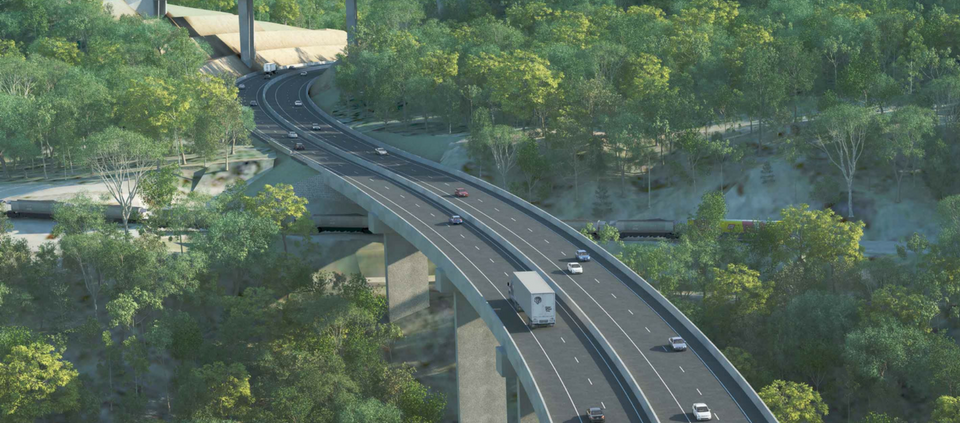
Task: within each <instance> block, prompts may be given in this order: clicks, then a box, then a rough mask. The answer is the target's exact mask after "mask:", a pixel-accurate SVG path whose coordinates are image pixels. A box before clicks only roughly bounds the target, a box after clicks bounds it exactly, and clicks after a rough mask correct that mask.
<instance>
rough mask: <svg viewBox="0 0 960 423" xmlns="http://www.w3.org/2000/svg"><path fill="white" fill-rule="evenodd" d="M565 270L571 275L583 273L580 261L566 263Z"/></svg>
mask: <svg viewBox="0 0 960 423" xmlns="http://www.w3.org/2000/svg"><path fill="white" fill-rule="evenodd" d="M567 271H568V272H570V274H571V275H579V274H581V273H583V266H580V263H567Z"/></svg>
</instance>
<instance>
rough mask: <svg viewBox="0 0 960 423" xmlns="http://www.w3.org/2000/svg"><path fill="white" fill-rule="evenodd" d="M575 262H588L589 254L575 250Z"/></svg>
mask: <svg viewBox="0 0 960 423" xmlns="http://www.w3.org/2000/svg"><path fill="white" fill-rule="evenodd" d="M577 261H590V253H588V252H587V250H577Z"/></svg>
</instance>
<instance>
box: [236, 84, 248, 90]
mask: <svg viewBox="0 0 960 423" xmlns="http://www.w3.org/2000/svg"><path fill="white" fill-rule="evenodd" d="M237 88H240V89H241V90H245V89H247V86H246V85H244V84H240V86H239V87H237Z"/></svg>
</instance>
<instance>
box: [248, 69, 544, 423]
mask: <svg viewBox="0 0 960 423" xmlns="http://www.w3.org/2000/svg"><path fill="white" fill-rule="evenodd" d="M288 76H290V74H286V75H281V76H280V77H277V78H275V79H274V80H272V81H271V82H269V83H267V84H266V85H267V86H270V85H272V84H274V83H276V82H278V81H280V80H282V79H284V78H285V77H288ZM264 92H266V89H264ZM261 100H263V106H261V109H263V110H265V111H267V113H269V114H270V115H271V116H273V117H274V118H275V119H277V121H278V122H287V121H286V120H285V119H283V118H282V117H281V116H280V115H279V114H278V113H277V112H276V111H275V110H273V108H271V107H269V105H268V103H267V102H266V98H265V97H262V98H261ZM287 124H288V125H289V122H287ZM289 126H290V128H293V130H294V131H296V132H302V131H299V130H297V129H296V128H295V127H293V126H292V125H289ZM254 133H255V134H256V135H257V136H258V137H260V138H261V139H263V140H264V141H267V142H268V143H269V144H270V145H271V146H273V147H274V148H276V149H278V151H280V152H281V153H283V154H286V155H289V156H291V157H292V158H294V159H296V160H297V161H299V162H301V163H303V164H305V165H307V166H309V167H311V168H313V169H314V170H317V171H319V172H320V174H321V176H322V178H323V179H324V183H326V184H327V185H329V186H330V187H331V188H334V189H335V190H337V191H338V192H340V193H341V194H343V195H345V196H346V197H347V198H349V199H350V200H351V201H353V202H355V203H357V204H358V205H360V206H361V207H363V208H364V209H365V210H367V211H368V212H372V213H374V214H375V215H376V216H377V218H378V219H379V220H380V221H382V222H384V223H385V224H386V225H387V226H389V227H390V228H391V229H393V230H394V231H396V232H397V233H399V234H400V235H401V236H403V238H404V239H406V240H407V241H408V242H410V243H411V244H413V245H414V246H416V247H417V249H418V250H420V251H421V252H423V253H424V254H425V255H427V257H429V258H430V260H431V261H433V262H434V264H436V265H437V267H439V268H441V269H451V270H452V269H456V270H457V271H455V272H454V271H446V272H444V274H445V275H447V276H448V278H449V279H450V281H451V282H453V284H454V285H455V286H456V287H457V289H458V290H459V291H460V292H461V293H462V294H463V296H464V298H466V299H467V302H469V303H470V305H471V306H472V307H473V308H474V309H475V310H476V311H477V313H478V314H479V315H480V317H481V318H482V319H483V320H484V323H486V324H487V327H489V328H490V329H491V331H492V332H493V334H494V336H495V337H496V338H497V342H499V343H500V345H501V346H503V347H505V351H506V352H507V356H508V359H509V360H510V363H511V364H512V365H513V366H514V368H515V369H518V371H517V376H518V378H519V379H520V382H521V383H523V385H524V388H526V389H527V394H528V396H530V398H529V399H530V403H531V405H532V406H533V408H534V411H535V412H536V414H537V417H538V419H539V420H540V421H541V422H552V421H553V420H552V418H551V417H550V413H549V411H548V409H547V405H546V402H544V400H543V395H542V393H541V392H540V388H539V387H538V386H537V383H536V381H535V380H534V379H533V375H532V374H531V373H530V370H529V367H528V366H527V364H526V360H525V359H524V358H523V356H522V355H521V354H520V350H519V348H518V347H517V345H516V343H515V342H513V339H512V336H511V335H510V334H509V332H508V331H507V329H506V327H504V326H503V323H502V322H501V321H500V318H499V317H498V316H497V315H496V313H495V312H494V311H493V308H492V307H491V306H490V304H489V303H488V302H487V301H486V299H484V297H483V295H482V294H481V293H480V291H479V290H478V289H477V288H476V287H475V286H474V285H473V284H472V283H471V282H470V281H469V280H468V279H467V278H466V276H465V275H464V274H463V272H462V271H460V269H459V267H458V266H457V265H456V264H455V263H454V262H453V260H451V259H450V258H449V257H448V256H447V255H446V254H445V253H443V251H441V250H440V248H439V247H437V246H436V245H435V244H433V243H432V242H431V241H430V240H429V239H427V238H426V236H424V235H423V234H422V233H420V232H419V231H417V229H416V228H414V227H413V226H412V225H411V224H410V223H409V222H407V221H406V220H405V219H403V218H401V217H400V216H399V215H397V214H396V213H394V212H393V211H391V210H390V209H388V208H387V207H386V206H384V205H383V204H382V203H380V202H379V201H377V200H375V199H373V197H371V196H370V195H369V194H367V193H365V192H363V191H362V190H360V189H359V188H357V187H356V186H354V185H353V184H351V183H349V182H347V181H346V180H345V179H343V178H341V177H339V176H337V175H336V174H334V173H333V172H331V171H330V170H329V169H327V168H325V167H323V166H321V165H319V164H318V163H316V162H314V161H312V160H309V159H307V158H305V157H304V156H303V155H301V154H299V153H297V152H295V151H292V150H290V149H289V148H287V147H285V146H283V145H282V144H280V143H278V142H276V140H274V139H273V138H272V137H270V136H268V135H266V134H264V133H263V132H262V131H260V130H259V129H256V130H255V131H254ZM320 147H321V148H323V149H324V150H326V151H328V152H330V153H332V154H334V155H337V156H338V157H342V158H344V159H346V160H348V161H350V162H352V163H354V164H356V165H359V166H361V167H364V168H366V169H368V170H370V171H373V172H374V173H377V174H380V175H381V176H383V177H385V178H387V179H391V180H402V179H400V178H401V177H400V176H399V175H396V174H394V173H393V172H391V171H388V170H385V169H382V168H380V167H379V166H375V165H373V164H372V163H370V162H368V161H366V160H362V159H359V158H357V157H355V156H354V155H352V154H345V153H342V152H340V151H339V150H338V149H336V148H334V147H329V146H326V145H320ZM405 185H406V184H405ZM407 187H408V188H410V189H411V190H412V191H414V192H416V193H418V194H420V195H421V196H424V197H427V198H432V197H434V196H433V195H432V193H430V192H429V191H427V190H426V189H424V188H423V187H420V186H418V185H415V186H407ZM435 202H437V203H440V202H439V201H435ZM460 214H462V215H463V216H467V217H468V219H471V220H472V221H474V222H476V220H475V219H473V218H472V216H471V215H470V214H469V213H465V212H461V213H460ZM488 230H489V229H488Z"/></svg>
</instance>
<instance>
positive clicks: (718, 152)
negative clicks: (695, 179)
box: [710, 137, 744, 192]
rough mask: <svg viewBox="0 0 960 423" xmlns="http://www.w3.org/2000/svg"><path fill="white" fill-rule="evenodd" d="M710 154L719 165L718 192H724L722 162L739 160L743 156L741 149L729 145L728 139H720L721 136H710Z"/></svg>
mask: <svg viewBox="0 0 960 423" xmlns="http://www.w3.org/2000/svg"><path fill="white" fill-rule="evenodd" d="M712 141H713V142H712V143H711V144H710V147H711V150H712V151H711V155H712V156H713V159H714V160H715V161H716V163H717V164H718V165H720V192H724V191H725V189H724V187H725V185H724V182H723V164H724V163H726V162H728V161H731V162H734V163H736V162H739V161H740V160H741V159H742V158H743V153H744V151H743V149H741V148H737V147H731V146H730V140H725V139H722V138H721V137H712Z"/></svg>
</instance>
